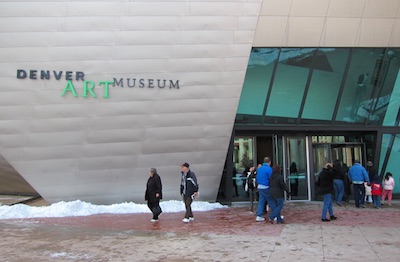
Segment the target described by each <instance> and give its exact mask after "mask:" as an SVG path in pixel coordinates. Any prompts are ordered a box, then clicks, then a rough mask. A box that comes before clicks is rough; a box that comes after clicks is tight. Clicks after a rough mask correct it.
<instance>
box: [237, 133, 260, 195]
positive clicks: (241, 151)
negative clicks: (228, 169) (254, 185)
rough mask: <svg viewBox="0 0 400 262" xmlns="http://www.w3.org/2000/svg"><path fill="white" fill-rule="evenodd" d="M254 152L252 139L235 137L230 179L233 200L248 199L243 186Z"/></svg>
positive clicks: (252, 162)
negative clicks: (232, 188)
mask: <svg viewBox="0 0 400 262" xmlns="http://www.w3.org/2000/svg"><path fill="white" fill-rule="evenodd" d="M254 152H255V150H254V138H253V137H235V140H234V148H233V165H234V171H233V172H234V175H233V177H232V179H233V187H234V192H233V196H234V197H235V198H244V199H247V198H248V192H246V190H245V184H246V178H247V172H248V171H249V170H248V169H249V168H250V167H251V166H252V165H253V164H254ZM236 200H238V199H236Z"/></svg>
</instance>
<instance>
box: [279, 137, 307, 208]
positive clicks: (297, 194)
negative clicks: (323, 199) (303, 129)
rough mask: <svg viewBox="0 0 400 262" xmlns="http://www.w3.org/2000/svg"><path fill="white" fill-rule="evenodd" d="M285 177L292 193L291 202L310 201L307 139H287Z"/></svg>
mask: <svg viewBox="0 0 400 262" xmlns="http://www.w3.org/2000/svg"><path fill="white" fill-rule="evenodd" d="M284 141H285V142H286V148H287V152H286V154H284V156H283V158H284V159H285V162H286V166H287V168H286V170H285V171H284V176H285V178H286V181H287V185H288V186H289V190H290V192H291V194H290V196H289V200H310V199H311V194H310V179H309V177H310V176H309V157H308V155H309V154H308V150H307V148H308V147H307V145H308V141H307V137H287V138H286V140H284Z"/></svg>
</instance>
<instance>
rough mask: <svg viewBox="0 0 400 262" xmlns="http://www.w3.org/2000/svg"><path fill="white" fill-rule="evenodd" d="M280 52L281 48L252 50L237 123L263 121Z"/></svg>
mask: <svg viewBox="0 0 400 262" xmlns="http://www.w3.org/2000/svg"><path fill="white" fill-rule="evenodd" d="M278 52H279V48H253V50H252V51H251V54H250V59H249V64H248V67H247V72H246V77H245V81H244V84H243V89H242V94H241V96H240V101H239V106H238V111H237V116H236V122H237V123H258V124H260V123H261V116H262V114H263V110H264V106H265V100H266V97H267V93H268V89H269V85H270V81H271V76H272V72H273V69H274V64H275V61H276V60H277V58H278ZM257 116H258V117H257Z"/></svg>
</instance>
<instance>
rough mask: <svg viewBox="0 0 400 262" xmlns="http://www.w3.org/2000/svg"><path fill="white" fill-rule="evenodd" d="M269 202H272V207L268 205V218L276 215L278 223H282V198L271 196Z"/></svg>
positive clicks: (272, 218) (273, 217)
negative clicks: (269, 212)
mask: <svg viewBox="0 0 400 262" xmlns="http://www.w3.org/2000/svg"><path fill="white" fill-rule="evenodd" d="M271 203H274V204H273V206H274V208H272V207H271V205H269V206H270V207H271V214H270V215H269V219H271V220H274V219H275V217H276V219H277V221H278V223H282V218H281V211H282V209H283V198H272V199H271Z"/></svg>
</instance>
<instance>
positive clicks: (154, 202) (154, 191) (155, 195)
mask: <svg viewBox="0 0 400 262" xmlns="http://www.w3.org/2000/svg"><path fill="white" fill-rule="evenodd" d="M144 198H145V200H147V206H148V207H149V209H150V211H151V212H152V213H153V218H152V219H151V220H150V221H151V222H157V221H158V216H159V215H160V214H161V212H162V210H161V207H160V199H162V184H161V178H160V176H159V175H158V174H157V170H156V169H155V168H150V171H149V179H148V180H147V186H146V193H145V196H144Z"/></svg>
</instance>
